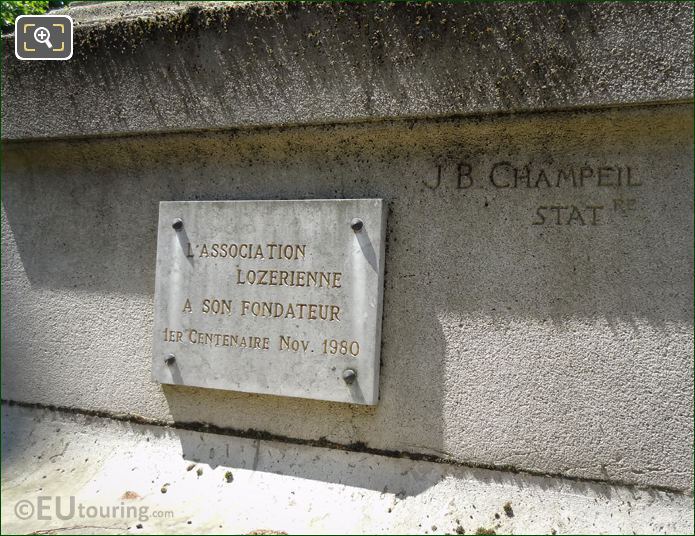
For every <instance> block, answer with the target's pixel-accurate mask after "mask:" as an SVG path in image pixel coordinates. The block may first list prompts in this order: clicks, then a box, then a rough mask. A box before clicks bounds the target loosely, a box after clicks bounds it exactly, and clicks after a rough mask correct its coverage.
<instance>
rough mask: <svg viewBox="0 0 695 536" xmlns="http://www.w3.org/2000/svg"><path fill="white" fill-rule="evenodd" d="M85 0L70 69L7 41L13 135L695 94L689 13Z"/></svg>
mask: <svg viewBox="0 0 695 536" xmlns="http://www.w3.org/2000/svg"><path fill="white" fill-rule="evenodd" d="M153 4H154V3H145V2H139V3H138V2H134V3H132V4H131V3H124V5H118V4H115V5H112V3H110V2H109V3H105V5H104V4H102V5H88V6H82V7H80V6H77V7H74V8H70V9H68V10H67V11H65V12H66V13H70V14H71V15H73V16H74V17H75V20H76V23H77V26H76V30H75V39H76V42H75V55H74V57H73V59H72V60H70V61H69V62H60V63H58V62H54V63H53V64H47V63H46V62H44V63H38V62H20V61H18V60H17V59H16V58H15V57H14V55H13V52H12V51H13V39H14V38H13V37H3V41H4V43H3V69H2V77H3V78H2V82H3V106H2V124H3V129H2V136H3V137H4V138H6V139H27V138H50V137H66V136H90V135H105V134H106V135H108V134H125V133H144V132H160V131H175V130H190V129H206V128H228V127H240V126H243V127H248V126H258V125H291V124H299V123H330V122H336V121H340V122H344V121H359V120H372V119H380V118H385V117H431V116H443V115H465V114H479V113H496V112H510V111H521V110H556V109H559V108H576V107H604V106H614V105H631V104H639V103H646V102H665V101H692V98H693V84H692V81H693V47H692V42H693V6H692V4H691V3H690V2H673V3H666V2H654V3H642V2H640V3H627V2H625V3H617V2H616V3H613V2H611V3H603V2H599V3H574V4H570V3H565V2H562V3H528V4H519V3H516V2H506V3H470V4H436V3H435V4H428V5H423V4H422V3H413V4H401V3H396V4H328V3H327V4H318V5H317V4H302V3H298V2H295V3H291V4H289V5H283V4H276V3H270V2H264V3H260V2H259V3H251V2H249V3H240V4H237V5H226V6H220V5H219V4H214V3H213V4H211V5H206V4H204V3H203V4H199V5H190V4H189V3H187V2H181V3H171V4H167V3H164V2H161V3H160V2H158V3H156V4H154V5H153Z"/></svg>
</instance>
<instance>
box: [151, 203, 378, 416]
mask: <svg viewBox="0 0 695 536" xmlns="http://www.w3.org/2000/svg"><path fill="white" fill-rule="evenodd" d="M385 228H386V210H385V207H384V203H383V200H381V199H345V200H299V201H165V202H161V203H160V204H159V227H158V237H157V276H156V289H155V321H154V346H153V350H154V356H153V363H152V375H153V378H154V379H155V380H156V381H158V382H160V383H167V384H176V385H191V386H197V387H209V388H214V389H226V390H232V391H245V392H249V393H267V394H273V395H283V396H295V397H303V398H315V399H320V400H334V401H339V402H350V403H354V404H376V403H377V400H378V396H379V351H380V345H381V308H382V303H381V302H382V295H383V279H384V233H385Z"/></svg>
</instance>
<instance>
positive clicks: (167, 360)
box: [164, 354, 176, 365]
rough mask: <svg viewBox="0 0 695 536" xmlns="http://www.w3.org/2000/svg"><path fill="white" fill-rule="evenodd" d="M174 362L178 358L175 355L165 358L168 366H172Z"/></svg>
mask: <svg viewBox="0 0 695 536" xmlns="http://www.w3.org/2000/svg"><path fill="white" fill-rule="evenodd" d="M174 361H176V356H175V355H174V354H169V355H167V356H166V357H165V358H164V362H165V363H166V364H167V365H171V364H172V363H173V362H174Z"/></svg>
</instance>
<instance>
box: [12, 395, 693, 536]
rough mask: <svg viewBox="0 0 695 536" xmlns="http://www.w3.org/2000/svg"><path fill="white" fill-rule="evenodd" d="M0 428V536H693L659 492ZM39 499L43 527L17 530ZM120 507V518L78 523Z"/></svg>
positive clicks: (143, 438)
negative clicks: (487, 534) (483, 532)
mask: <svg viewBox="0 0 695 536" xmlns="http://www.w3.org/2000/svg"><path fill="white" fill-rule="evenodd" d="M2 423H3V432H2V440H3V452H2V454H3V462H4V463H3V472H2V490H3V498H2V499H3V500H2V532H3V534H35V533H37V531H42V532H40V534H46V533H50V534H53V533H59V534H123V533H125V532H126V531H128V533H131V532H133V533H137V534H191V533H192V534H254V532H252V531H258V530H265V531H268V530H275V531H283V532H282V534H287V533H289V534H463V533H465V534H475V533H476V531H478V530H479V529H481V528H482V529H487V530H494V531H495V532H496V533H497V534H554V533H557V534H692V532H693V517H692V511H693V499H692V497H689V496H686V495H681V494H674V493H667V492H663V491H655V490H640V489H635V488H625V487H621V486H613V485H608V484H597V483H587V482H573V481H568V480H564V479H558V478H544V477H538V476H530V475H524V474H511V473H505V472H500V471H489V470H482V469H468V468H464V467H456V466H451V465H445V464H437V463H429V462H414V461H412V460H403V459H396V458H389V457H383V456H374V455H370V454H364V453H356V452H346V451H336V450H331V449H325V448H316V447H309V446H303V445H291V444H285V443H277V442H273V441H263V440H252V439H241V438H236V437H226V436H219V435H214V434H208V433H200V432H194V431H188V430H177V429H162V428H160V427H156V426H143V425H134V424H130V423H119V422H113V421H111V420H108V419H97V418H91V417H87V418H85V417H82V416H79V415H78V416H75V415H69V414H64V413H54V412H46V411H41V410H39V411H37V410H27V409H24V408H17V407H9V408H8V407H6V406H5V407H3V419H2ZM199 471H201V473H200V474H198V472H199ZM229 473H231V475H230V474H229ZM230 476H231V481H230ZM162 490H164V491H166V493H164V492H163V491H162ZM41 496H43V497H47V498H48V500H46V499H44V501H45V502H44V503H43V504H44V506H45V507H46V509H45V510H44V511H43V512H42V513H43V515H44V516H46V517H51V516H52V517H53V518H52V519H45V520H38V519H36V516H30V518H29V519H28V520H22V519H19V518H18V516H17V513H16V511H15V508H16V505H17V504H19V503H20V502H21V501H29V502H30V503H31V504H32V505H36V504H37V499H38V497H41ZM56 496H57V497H60V499H61V513H62V514H63V515H66V514H67V513H69V511H70V510H69V507H68V504H69V497H70V496H74V497H75V504H76V507H75V512H76V514H78V515H77V517H75V518H73V519H65V520H61V519H56V517H55V513H56V508H55V502H54V501H55V499H53V497H56ZM80 504H81V505H82V506H83V509H82V511H83V512H84V514H83V516H82V517H80V516H79V512H80V510H79V507H78V506H77V505H80ZM25 505H26V503H25ZM121 505H123V507H124V508H131V511H130V517H128V516H127V515H123V516H121V515H118V516H117V517H115V518H114V517H111V518H105V519H103V518H102V519H99V518H90V517H87V516H89V515H90V513H89V512H90V510H89V507H92V512H94V513H96V510H95V509H94V507H95V506H102V507H104V506H106V507H113V506H116V507H120V506H121ZM336 505H340V506H339V508H337V507H336ZM18 511H19V512H20V513H21V512H24V514H25V515H26V513H27V512H29V510H27V509H26V506H25V507H24V509H23V507H20V509H19V510H18ZM157 512H162V513H163V514H157ZM168 512H171V515H168ZM92 515H94V514H92ZM138 524H139V525H140V526H139V527H138V526H137V525H138ZM43 531H49V532H43ZM53 531H55V532H53ZM261 534H273V533H272V532H261Z"/></svg>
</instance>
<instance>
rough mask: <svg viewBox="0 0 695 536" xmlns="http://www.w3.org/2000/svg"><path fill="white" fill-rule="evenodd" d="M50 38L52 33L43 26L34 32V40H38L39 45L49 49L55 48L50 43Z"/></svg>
mask: <svg viewBox="0 0 695 536" xmlns="http://www.w3.org/2000/svg"><path fill="white" fill-rule="evenodd" d="M50 37H51V33H50V32H49V31H48V30H47V29H46V28H44V27H43V26H39V27H38V28H36V30H34V39H36V40H37V41H38V42H39V43H42V44H44V45H46V46H47V47H48V48H53V45H52V44H51V42H50V41H49V39H50Z"/></svg>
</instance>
